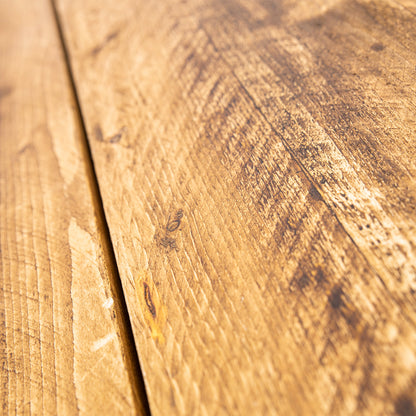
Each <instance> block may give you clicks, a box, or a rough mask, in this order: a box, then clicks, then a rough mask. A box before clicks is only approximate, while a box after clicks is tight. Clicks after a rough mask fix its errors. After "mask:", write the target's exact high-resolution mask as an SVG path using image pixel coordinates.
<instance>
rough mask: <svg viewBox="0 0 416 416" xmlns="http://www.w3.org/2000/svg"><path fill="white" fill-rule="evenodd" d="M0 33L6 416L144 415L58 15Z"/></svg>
mask: <svg viewBox="0 0 416 416" xmlns="http://www.w3.org/2000/svg"><path fill="white" fill-rule="evenodd" d="M0 28H1V29H0V74H1V78H0V227H1V240H0V250H1V254H0V271H1V272H0V360H1V364H0V377H1V383H0V414H2V415H8V414H9V415H23V414H33V415H75V414H84V415H95V414H96V415H102V414H107V415H116V414H119V415H127V414H141V413H142V405H141V402H140V398H139V392H138V388H137V385H136V384H135V382H134V381H135V380H134V379H135V377H136V375H135V374H134V372H136V371H137V369H136V368H132V363H131V362H130V361H129V359H128V354H129V351H128V348H126V344H125V341H126V334H125V332H126V331H125V328H124V326H123V323H122V320H121V318H122V317H121V312H122V310H121V306H120V301H119V299H118V298H117V297H116V296H115V291H114V287H113V286H114V284H113V283H112V279H114V270H113V265H112V264H111V260H110V256H109V252H108V246H107V242H106V241H105V235H104V233H103V231H102V220H101V218H100V215H99V210H98V207H97V204H96V195H95V194H93V192H94V191H95V189H94V186H93V182H92V177H91V172H90V167H88V155H87V154H86V151H85V142H84V139H83V133H82V129H81V126H80V120H79V119H78V113H77V111H76V104H75V101H74V96H73V92H72V88H71V84H70V81H69V78H68V73H67V68H66V64H65V59H64V54H63V50H62V45H61V42H60V39H59V36H58V31H57V29H56V22H55V18H54V15H53V12H52V8H51V4H50V2H48V1H46V0H39V1H31V0H16V1H14V0H13V1H6V0H2V1H0ZM123 319H124V318H123Z"/></svg>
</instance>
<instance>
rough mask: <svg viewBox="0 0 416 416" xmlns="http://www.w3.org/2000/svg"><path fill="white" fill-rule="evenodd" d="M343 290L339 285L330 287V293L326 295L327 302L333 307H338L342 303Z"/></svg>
mask: <svg viewBox="0 0 416 416" xmlns="http://www.w3.org/2000/svg"><path fill="white" fill-rule="evenodd" d="M343 296H344V292H343V290H342V287H341V286H339V285H336V286H334V287H333V288H332V290H331V294H330V295H329V297H328V301H329V304H330V305H331V307H332V308H333V309H340V308H341V307H342V305H343V304H344V301H343V299H342V298H343Z"/></svg>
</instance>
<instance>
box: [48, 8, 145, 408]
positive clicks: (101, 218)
mask: <svg viewBox="0 0 416 416" xmlns="http://www.w3.org/2000/svg"><path fill="white" fill-rule="evenodd" d="M50 2H51V7H52V10H53V15H54V19H55V24H56V28H57V32H58V36H59V40H60V42H61V46H62V51H63V54H64V58H65V66H66V69H67V72H68V78H69V80H70V84H71V87H72V91H73V94H74V99H75V103H76V109H75V111H76V113H77V116H78V121H79V125H80V126H81V130H82V143H81V145H82V146H81V148H82V152H83V156H84V158H85V163H86V165H87V168H88V183H89V185H90V187H91V193H92V195H93V202H94V205H95V206H94V208H95V212H96V213H97V216H98V221H97V222H98V224H100V226H101V231H102V233H103V239H102V244H103V251H104V253H105V256H106V258H107V264H108V265H109V268H110V276H111V277H112V278H111V279H110V284H111V289H112V291H113V293H114V301H115V302H114V303H115V308H116V310H117V312H118V316H119V320H118V322H119V326H120V333H121V336H122V346H123V349H124V351H123V353H124V357H123V358H124V359H125V361H126V368H127V370H128V373H129V379H130V382H131V385H132V390H133V393H134V399H135V403H136V409H137V414H140V415H143V416H150V415H151V413H150V407H149V402H148V398H147V394H146V389H145V385H144V379H143V373H142V369H141V367H140V362H139V356H138V352H137V349H136V344H135V342H134V336H133V331H132V326H131V322H130V317H129V313H128V309H127V304H126V300H125V297H124V293H123V289H122V286H121V280H120V274H119V271H118V267H117V262H116V258H115V254H114V248H113V244H112V241H111V236H110V231H109V228H108V224H107V219H106V217H105V212H104V207H103V201H102V197H101V192H100V188H99V185H98V181H97V175H96V172H95V168H94V160H93V157H92V154H91V149H90V145H89V143H88V140H87V132H86V129H85V123H84V118H83V116H82V110H81V105H80V102H79V98H78V93H77V88H76V84H75V80H74V77H73V74H72V69H71V63H70V60H69V56H68V50H67V47H66V43H65V38H64V35H63V32H62V27H61V22H60V19H59V16H58V13H57V10H56V6H55V2H54V0H50Z"/></svg>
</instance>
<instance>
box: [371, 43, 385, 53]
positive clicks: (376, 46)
mask: <svg viewBox="0 0 416 416" xmlns="http://www.w3.org/2000/svg"><path fill="white" fill-rule="evenodd" d="M383 49H384V45H383V44H382V43H379V42H376V43H373V44H372V45H371V50H372V51H375V52H381V51H382V50H383Z"/></svg>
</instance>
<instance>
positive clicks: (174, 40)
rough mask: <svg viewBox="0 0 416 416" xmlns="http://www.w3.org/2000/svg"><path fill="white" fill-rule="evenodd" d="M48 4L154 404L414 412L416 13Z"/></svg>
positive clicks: (380, 6) (382, 1) (160, 409)
mask: <svg viewBox="0 0 416 416" xmlns="http://www.w3.org/2000/svg"><path fill="white" fill-rule="evenodd" d="M409 3H410V5H409ZM57 4H58V5H59V11H60V18H61V21H62V24H63V28H64V33H65V37H66V41H67V46H68V48H69V53H70V56H71V61H72V65H73V70H74V74H75V79H76V83H77V90H78V93H79V96H80V100H81V107H82V112H83V116H84V117H85V121H86V126H87V131H88V138H89V140H90V143H91V146H92V152H93V158H94V162H95V164H96V169H97V173H98V180H99V185H100V189H101V191H102V195H103V201H104V207H105V211H106V215H107V217H108V220H109V227H110V232H111V236H112V240H113V243H114V246H115V252H116V257H117V262H118V265H119V267H120V270H121V278H122V281H123V287H124V291H125V294H126V297H127V302H128V306H129V312H130V316H131V319H132V322H133V327H134V328H133V329H134V332H135V339H136V343H137V347H138V350H139V356H140V359H141V363H142V366H143V368H144V372H145V381H146V386H147V392H148V396H149V400H150V407H151V410H152V413H153V414H154V415H172V414H183V415H190V414H195V415H199V414H201V415H212V414H227V413H228V414H247V415H253V414H270V415H272V414H276V415H295V414H305V415H306V414H307V415H314V414H316V415H338V414H343V415H346V414H362V415H393V414H398V415H400V416H404V415H413V414H414V413H415V406H416V405H415V402H416V332H415V319H416V311H415V304H416V303H415V289H416V278H415V270H416V269H415V267H416V262H415V259H416V253H415V243H414V242H415V241H416V240H415V237H416V235H415V234H416V228H415V223H416V215H415V197H416V185H415V173H416V169H415V163H414V161H415V157H416V141H415V128H416V118H415V117H414V115H415V104H416V94H415V84H414V80H415V75H416V72H415V68H416V50H415V44H416V18H415V15H414V3H412V2H409V1H407V2H403V3H402V4H401V3H400V2H397V1H394V0H379V1H371V0H358V1H348V2H347V1H340V0H326V1H320V0H313V1H310V0H308V1H294V0H281V1H279V0H277V1H267V0H264V1H262V0H226V1H223V0H205V1H200V0H164V1H160V0H159V1H156V0H154V1H149V0H146V1H144V0H141V1H137V0H134V1H133V0H119V1H117V2H113V1H109V0H107V1H101V0H100V1H98V0H57Z"/></svg>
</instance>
